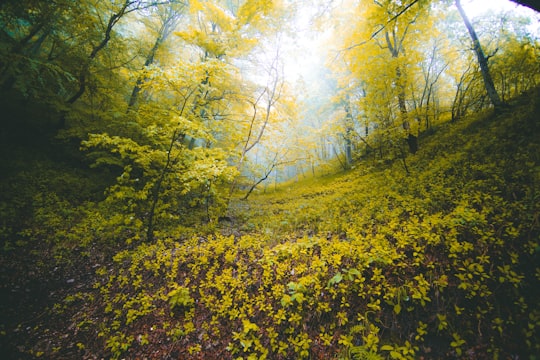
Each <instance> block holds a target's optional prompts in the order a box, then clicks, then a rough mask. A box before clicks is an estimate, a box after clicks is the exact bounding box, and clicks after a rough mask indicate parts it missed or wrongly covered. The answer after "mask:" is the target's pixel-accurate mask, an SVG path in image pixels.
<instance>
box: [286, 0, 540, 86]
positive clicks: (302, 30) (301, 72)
mask: <svg viewBox="0 0 540 360" xmlns="http://www.w3.org/2000/svg"><path fill="white" fill-rule="evenodd" d="M461 4H462V5H463V8H464V9H465V12H466V13H467V15H468V16H469V18H471V19H474V18H475V17H477V16H480V15H482V14H483V13H485V12H488V11H490V10H491V11H495V12H501V11H508V12H518V13H519V14H522V15H525V16H529V17H530V18H531V25H530V31H531V32H532V33H536V34H537V37H540V15H538V14H537V13H536V12H535V11H534V10H532V9H529V8H527V7H524V6H521V5H518V4H516V3H514V2H512V1H510V0H462V1H461ZM299 13H300V18H299V19H297V27H298V28H299V31H298V32H297V34H296V35H297V37H296V38H295V39H290V40H288V41H285V53H287V54H288V55H286V56H287V59H286V60H285V65H286V69H285V75H286V76H287V77H288V78H289V80H292V79H294V78H297V77H299V76H303V77H306V76H308V75H309V73H310V71H312V69H313V68H314V67H317V66H320V65H321V64H320V63H321V62H322V63H324V59H319V57H323V56H324V55H323V54H321V53H320V52H319V51H318V49H317V48H318V46H320V44H321V43H322V42H321V41H319V40H321V38H323V37H324V36H325V35H324V34H321V35H319V36H318V37H319V39H316V38H314V37H313V33H310V32H309V31H308V27H309V17H310V15H311V14H310V11H306V10H303V11H300V12H299Z"/></svg>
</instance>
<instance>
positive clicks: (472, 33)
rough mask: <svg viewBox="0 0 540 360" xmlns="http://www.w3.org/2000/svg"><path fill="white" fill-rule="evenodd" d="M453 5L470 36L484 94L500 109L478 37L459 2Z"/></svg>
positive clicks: (499, 102) (497, 96)
mask: <svg viewBox="0 0 540 360" xmlns="http://www.w3.org/2000/svg"><path fill="white" fill-rule="evenodd" d="M455 4H456V7H457V9H458V11H459V15H460V16H461V18H462V19H463V22H464V23H465V26H466V27H467V31H468V32H469V35H470V36H471V39H472V42H473V49H474V52H475V54H476V57H477V59H478V65H480V71H481V73H482V78H483V79H484V86H485V87H486V92H487V94H488V97H489V99H490V100H491V103H492V104H493V106H495V108H500V107H501V106H502V105H503V102H502V101H501V98H500V97H499V94H498V93H497V90H496V89H495V84H494V83H493V79H492V77H491V73H490V71H489V66H488V59H487V57H486V56H485V54H484V50H483V49H482V46H481V45H480V40H479V39H478V35H476V31H475V30H474V27H473V26H472V24H471V22H470V21H469V18H468V17H467V14H466V13H465V11H464V10H463V7H462V6H461V0H455Z"/></svg>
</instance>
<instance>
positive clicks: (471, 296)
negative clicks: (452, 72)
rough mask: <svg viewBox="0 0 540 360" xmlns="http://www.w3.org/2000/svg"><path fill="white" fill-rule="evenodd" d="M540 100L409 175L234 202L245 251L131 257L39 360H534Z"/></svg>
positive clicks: (474, 130)
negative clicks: (44, 359)
mask: <svg viewBox="0 0 540 360" xmlns="http://www.w3.org/2000/svg"><path fill="white" fill-rule="evenodd" d="M533 100H534V101H532V102H527V103H524V104H517V105H514V107H512V108H511V109H510V110H509V111H507V112H504V113H499V114H491V113H490V114H485V115H483V116H479V117H478V118H476V119H472V118H471V119H468V120H464V121H461V122H458V123H453V124H447V125H445V126H441V127H440V128H438V130H437V131H436V132H435V134H434V135H433V136H431V137H429V138H426V139H425V140H424V143H422V144H421V148H420V151H419V152H418V153H417V154H416V155H414V156H411V157H409V158H408V159H407V160H408V162H409V170H410V175H407V174H406V173H405V171H404V170H403V168H402V166H401V165H400V164H399V163H398V162H396V163H395V164H391V165H387V166H383V165H377V164H371V163H370V164H371V165H366V166H364V164H362V163H359V164H357V166H356V169H354V170H350V171H348V172H346V173H343V174H339V175H334V176H331V177H327V178H321V179H311V180H309V181H308V182H306V183H304V184H302V183H301V182H300V183H298V184H296V185H294V186H293V185H290V184H289V185H287V186H284V187H281V188H279V189H278V190H277V191H274V192H270V191H269V192H267V193H264V194H254V195H253V196H252V198H250V200H249V201H248V202H244V203H242V202H241V201H240V200H238V201H237V202H236V205H235V206H234V209H236V210H235V212H234V213H233V214H232V216H231V217H232V219H233V220H232V221H233V223H232V224H230V225H228V226H229V227H234V229H235V231H234V233H232V234H231V233H230V232H229V233H226V232H219V231H216V233H215V234H214V235H211V236H207V235H202V234H201V235H194V236H192V237H190V238H188V239H182V240H179V238H178V237H177V236H172V235H171V236H166V235H161V239H159V240H158V241H156V242H155V243H152V244H141V245H139V246H137V247H135V248H133V249H128V250H122V251H120V252H118V253H117V254H116V255H115V256H114V258H113V261H112V262H111V263H109V264H105V265H103V264H101V265H100V266H99V268H98V269H97V272H96V278H97V280H96V282H95V284H94V285H93V288H91V289H82V290H80V291H78V292H75V291H74V292H73V293H71V294H69V296H67V297H66V298H65V299H64V300H63V301H62V302H60V303H58V304H56V305H55V307H54V309H53V310H52V314H53V315H51V316H53V317H52V318H53V319H62V320H65V321H68V323H67V324H66V323H64V325H63V326H62V327H60V326H58V327H57V328H52V327H51V329H49V331H50V333H52V334H56V335H58V336H56V337H55V338H54V339H52V340H51V338H53V337H54V336H50V337H49V339H48V341H49V342H48V343H47V344H45V342H43V341H41V342H40V341H38V342H36V345H35V346H34V347H33V348H32V349H31V352H32V353H33V354H34V355H43V356H46V357H53V358H54V357H58V358H62V357H78V358H88V359H89V358H109V357H110V358H133V359H134V358H163V359H165V358H182V359H265V358H268V359H329V358H334V359H420V358H426V359H427V358H430V359H434V358H456V359H510V358H512V359H517V358H519V359H535V357H534V356H535V355H536V354H539V353H540V306H539V302H538V298H539V296H540V286H539V285H540V268H539V264H540V261H539V260H540V243H539V234H540V221H539V216H540V205H539V204H540V201H539V200H540V136H539V135H540V133H539V125H538V121H537V118H538V117H539V115H540V109H539V104H538V102H537V100H538V93H535V94H534V97H533ZM58 321H60V320H58ZM44 327H46V325H42V327H38V330H39V331H44V329H43V328H44ZM62 331H63V332H65V333H62ZM64 334H65V335H66V336H62V335H64ZM36 336H37V335H36ZM51 342H52V344H51Z"/></svg>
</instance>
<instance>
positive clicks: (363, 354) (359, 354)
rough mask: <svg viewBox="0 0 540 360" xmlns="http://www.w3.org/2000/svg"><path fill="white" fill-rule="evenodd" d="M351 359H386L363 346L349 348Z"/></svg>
mask: <svg viewBox="0 0 540 360" xmlns="http://www.w3.org/2000/svg"><path fill="white" fill-rule="evenodd" d="M349 359H352V360H384V358H383V357H382V356H381V355H379V354H377V353H374V352H371V351H369V350H367V349H366V348H365V347H363V346H353V347H351V348H349Z"/></svg>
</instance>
